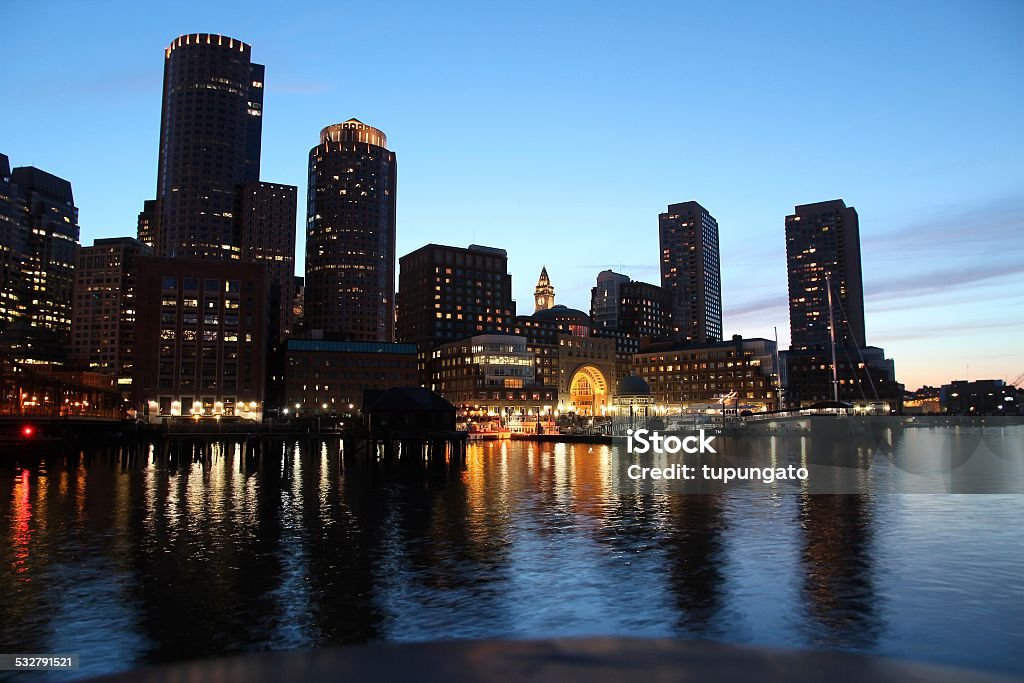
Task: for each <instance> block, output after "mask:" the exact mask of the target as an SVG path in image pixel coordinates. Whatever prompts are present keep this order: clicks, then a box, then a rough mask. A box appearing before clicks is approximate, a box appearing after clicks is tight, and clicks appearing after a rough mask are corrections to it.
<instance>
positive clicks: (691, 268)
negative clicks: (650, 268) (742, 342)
mask: <svg viewBox="0 0 1024 683" xmlns="http://www.w3.org/2000/svg"><path fill="white" fill-rule="evenodd" d="M658 231H659V237H660V242H661V286H662V288H663V289H664V290H665V293H666V296H668V298H669V301H670V302H671V307H672V328H673V333H674V334H675V336H676V337H678V338H679V339H680V340H682V341H687V342H697V343H701V344H704V343H707V342H716V341H722V269H721V265H720V261H719V253H718V221H717V220H715V217H714V216H712V215H711V214H710V213H709V212H708V210H707V209H705V208H704V207H703V206H701V205H700V204H698V203H697V202H694V201H690V202H683V203H681V204H670V205H669V207H668V210H667V211H666V212H665V213H662V214H659V215H658Z"/></svg>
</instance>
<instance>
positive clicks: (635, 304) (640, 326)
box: [590, 270, 673, 339]
mask: <svg viewBox="0 0 1024 683" xmlns="http://www.w3.org/2000/svg"><path fill="white" fill-rule="evenodd" d="M590 316H591V318H592V319H593V321H594V328H595V329H616V330H622V331H623V332H627V333H628V334H630V335H632V336H634V337H636V338H637V339H641V338H644V337H648V338H650V339H667V338H669V337H670V336H671V335H672V333H673V329H672V316H671V302H669V300H668V297H667V296H665V290H663V289H662V288H661V287H659V286H657V285H652V284H649V283H647V282H637V281H634V280H631V279H629V277H628V276H626V275H621V274H619V273H615V272H613V271H610V270H604V271H601V273H599V274H598V276H597V284H596V285H595V286H594V287H593V288H591V290H590Z"/></svg>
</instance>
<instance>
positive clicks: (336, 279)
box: [305, 119, 411, 342]
mask: <svg viewBox="0 0 1024 683" xmlns="http://www.w3.org/2000/svg"><path fill="white" fill-rule="evenodd" d="M396 173H397V165H396V160H395V153H394V152H391V151H389V150H388V149H387V137H386V136H385V135H384V133H383V131H380V130H378V129H376V128H373V127H372V126H367V125H366V124H364V123H362V122H361V121H358V120H357V119H349V120H348V121H345V122H344V123H338V124H335V125H333V126H328V127H326V128H324V129H323V130H322V131H320V144H319V145H317V146H316V147H314V148H313V149H311V150H310V151H309V194H308V208H307V214H306V216H307V217H306V279H305V325H306V328H307V329H320V330H324V331H325V332H329V333H333V334H339V335H342V336H344V337H345V338H347V339H349V340H351V341H387V342H390V341H394V338H395V319H394V309H395V182H396ZM410 294H411V293H410ZM403 305H404V302H403Z"/></svg>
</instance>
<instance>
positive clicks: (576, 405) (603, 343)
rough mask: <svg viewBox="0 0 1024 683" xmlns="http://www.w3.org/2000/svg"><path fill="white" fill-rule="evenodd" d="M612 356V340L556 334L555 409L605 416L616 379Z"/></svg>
mask: <svg viewBox="0 0 1024 683" xmlns="http://www.w3.org/2000/svg"><path fill="white" fill-rule="evenodd" d="M615 359H616V353H615V340H614V339H601V338H599V337H591V336H578V335H575V334H564V335H559V338H558V403H559V407H558V409H559V412H561V413H563V414H564V413H575V414H576V415H587V416H598V415H601V416H603V415H606V414H607V413H608V409H609V406H610V405H611V400H612V395H613V389H614V387H615V384H616V381H617V379H618V377H617V376H616V372H615Z"/></svg>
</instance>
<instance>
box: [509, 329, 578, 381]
mask: <svg viewBox="0 0 1024 683" xmlns="http://www.w3.org/2000/svg"><path fill="white" fill-rule="evenodd" d="M511 332H512V334H514V335H516V336H519V337H523V338H524V339H526V348H527V349H528V350H529V351H530V353H532V354H533V358H534V369H533V375H534V378H535V380H536V383H537V384H539V385H541V386H546V387H557V386H558V338H559V335H562V334H568V332H569V326H568V325H567V324H566V323H562V322H558V321H555V320H540V319H538V318H535V317H534V316H532V315H519V316H516V317H515V319H514V320H513V322H512V327H511Z"/></svg>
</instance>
